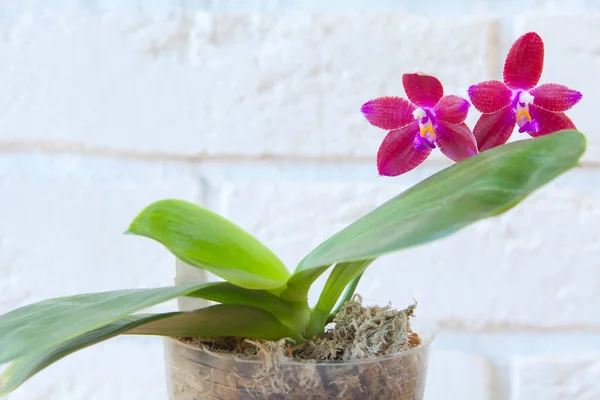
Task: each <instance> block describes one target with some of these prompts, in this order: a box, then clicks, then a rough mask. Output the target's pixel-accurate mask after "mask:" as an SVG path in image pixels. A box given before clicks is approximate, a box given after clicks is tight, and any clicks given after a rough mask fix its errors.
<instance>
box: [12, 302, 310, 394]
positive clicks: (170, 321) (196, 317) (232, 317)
mask: <svg viewBox="0 0 600 400" xmlns="http://www.w3.org/2000/svg"><path fill="white" fill-rule="evenodd" d="M120 334H132V335H160V336H196V337H211V336H239V337H251V338H256V339H264V340H278V339H283V338H291V339H294V340H297V341H299V342H301V341H302V340H303V339H302V337H301V336H300V335H299V334H298V333H296V332H294V331H293V330H291V329H289V328H288V327H286V326H285V325H283V324H281V323H280V322H279V321H278V320H277V319H276V318H275V317H274V316H273V315H271V314H269V313H268V312H265V311H263V310H260V309H257V308H255V307H249V306H238V305H223V304H221V305H216V306H211V307H208V308H203V309H200V310H197V311H193V312H186V313H167V314H140V315H130V316H127V317H125V318H123V319H121V320H119V321H115V322H112V323H110V324H108V325H106V326H103V327H101V328H99V329H96V330H93V331H91V332H86V333H83V334H81V335H79V336H76V337H74V338H72V339H70V340H67V341H65V342H62V343H60V344H58V345H56V346H52V347H50V348H47V349H45V350H42V351H40V352H36V353H33V354H29V355H27V356H24V357H20V358H17V359H16V360H14V361H13V362H12V363H11V364H10V365H9V367H8V368H7V369H6V371H4V373H3V374H2V375H1V376H0V396H3V395H6V394H8V393H9V392H11V391H13V390H15V389H16V388H17V387H19V386H20V385H21V384H22V383H23V382H25V381H26V380H28V379H29V378H31V377H32V376H33V375H35V374H36V373H38V372H39V371H41V370H42V369H44V368H46V367H47V366H49V365H51V364H53V363H55V362H56V361H58V360H60V359H61V358H63V357H66V356H68V355H69V354H71V353H74V352H76V351H78V350H81V349H83V348H85V347H88V346H91V345H94V344H96V343H99V342H101V341H104V340H107V339H110V338H112V337H114V336H117V335H120ZM132 368H133V366H132Z"/></svg>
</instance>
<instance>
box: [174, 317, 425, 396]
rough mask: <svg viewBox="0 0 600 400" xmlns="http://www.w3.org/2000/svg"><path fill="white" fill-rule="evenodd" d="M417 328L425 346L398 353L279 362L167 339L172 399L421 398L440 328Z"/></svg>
mask: <svg viewBox="0 0 600 400" xmlns="http://www.w3.org/2000/svg"><path fill="white" fill-rule="evenodd" d="M415 331H416V332H418V333H419V335H420V337H421V339H422V344H421V345H419V346H417V347H415V348H412V349H410V350H408V351H405V352H402V353H399V354H396V355H389V356H383V357H377V358H372V359H365V360H354V361H319V362H309V361H307V362H303V361H302V362H300V361H295V360H285V361H283V362H278V363H276V364H274V363H272V364H267V363H265V362H262V361H255V360H246V359H240V358H238V357H234V356H232V355H231V354H226V353H214V352H209V351H206V350H203V349H200V348H198V347H195V346H191V345H189V344H186V343H182V342H180V341H178V340H175V339H171V338H165V339H164V348H165V362H166V373H167V390H168V396H169V399H170V400H201V399H202V400H204V399H211V400H217V399H219V400H230V399H235V400H246V399H248V400H250V399H252V400H254V399H268V400H270V399H290V400H293V399H314V400H320V399H338V398H342V399H349V400H350V399H361V400H367V399H386V400H387V399H394V400H409V399H410V400H421V399H423V393H424V391H425V379H426V375H427V366H428V361H429V347H430V344H431V342H432V341H433V339H434V337H435V329H433V328H432V329H425V330H423V329H415Z"/></svg>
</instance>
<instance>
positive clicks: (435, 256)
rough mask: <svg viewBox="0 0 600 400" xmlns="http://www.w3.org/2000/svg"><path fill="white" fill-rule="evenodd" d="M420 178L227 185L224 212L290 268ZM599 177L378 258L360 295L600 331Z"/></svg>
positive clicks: (445, 317)
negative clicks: (597, 183)
mask: <svg viewBox="0 0 600 400" xmlns="http://www.w3.org/2000/svg"><path fill="white" fill-rule="evenodd" d="M430 172H431V170H427V169H421V172H420V173H421V174H424V175H425V174H427V173H430ZM420 178H421V176H419V175H418V174H415V175H408V176H404V177H403V178H402V179H400V180H398V181H391V180H388V181H384V180H377V181H357V182H318V181H314V182H310V181H299V182H289V183H284V182H264V181H262V182H261V181H258V182H256V181H249V182H247V183H244V182H236V183H232V184H230V185H228V186H226V187H225V189H224V195H223V206H222V208H221V212H223V213H224V214H225V215H226V216H227V217H229V218H231V219H232V220H233V221H235V222H237V223H239V224H240V225H241V226H242V227H244V228H245V229H247V230H249V231H250V232H252V233H254V234H256V235H257V236H258V237H259V238H260V239H261V240H263V241H264V242H265V243H266V244H267V245H269V246H271V247H272V248H273V249H274V250H275V251H276V253H277V254H279V255H280V256H281V257H282V259H283V260H284V262H286V263H287V265H289V266H290V268H293V267H294V266H295V264H296V263H297V262H298V261H299V260H300V259H301V258H302V256H304V255H305V254H306V253H307V252H308V251H309V250H310V249H312V248H313V247H315V246H316V245H318V244H319V243H320V242H321V241H322V240H324V239H326V238H327V237H328V236H329V235H331V234H333V233H335V232H336V231H338V230H339V229H341V228H343V227H344V226H346V225H347V224H349V223H351V222H353V221H354V220H355V219H357V218H358V217H360V216H361V215H363V214H365V213H366V212H368V211H369V210H371V209H372V208H374V207H375V206H376V205H377V204H380V203H382V202H383V201H384V200H387V199H389V198H391V197H392V196H393V195H394V194H396V193H399V192H400V191H401V190H402V189H403V188H404V187H407V186H408V185H409V184H411V180H419V179H420ZM599 180H600V172H599V171H596V170H575V171H571V172H569V173H568V174H567V175H565V176H563V177H562V178H560V179H559V180H557V181H555V182H554V183H553V184H551V185H550V186H548V187H546V188H544V189H543V190H541V191H539V192H538V193H536V194H534V195H533V196H531V197H530V198H529V199H527V200H526V201H525V202H524V203H522V204H520V205H519V206H518V207H516V208H515V209H513V210H511V211H509V212H508V213H507V214H505V215H504V216H502V217H500V218H494V219H490V220H486V221H482V222H480V223H478V224H476V225H475V226H471V227H469V228H467V229H466V230H464V231H462V232H460V233H459V234H456V235H454V236H451V237H450V238H446V239H444V240H441V241H438V242H435V243H433V244H430V245H427V246H424V247H419V248H414V249H411V250H409V251H405V252H402V253H399V254H396V255H393V256H386V257H383V258H381V259H380V260H378V261H377V262H376V263H375V264H374V265H373V266H371V267H370V269H369V270H368V271H367V273H366V274H365V276H364V277H363V280H362V281H361V284H360V285H359V291H360V292H361V293H362V294H363V295H364V296H367V297H372V298H373V297H374V298H377V299H381V301H382V302H387V301H388V300H393V301H394V302H395V303H407V302H411V301H412V299H413V298H414V299H417V300H418V301H419V302H420V303H419V310H420V314H421V315H425V316H429V317H432V318H435V319H437V320H438V321H440V323H441V324H442V325H443V326H445V327H453V328H460V329H478V330H479V329H495V328H510V329H517V328H525V329H528V328H545V329H550V328H561V329H575V328H577V327H596V328H597V327H600V298H599V297H598V296H599V293H600V291H599V290H598V281H597V277H598V273H599V271H600V261H598V260H600V257H599V255H600V254H599V253H600V245H599V241H598V235H597V227H598V226H600V188H599V187H598V186H597V185H592V184H591V182H597V181H599ZM396 182H401V183H400V184H399V183H396ZM582 304H585V307H582Z"/></svg>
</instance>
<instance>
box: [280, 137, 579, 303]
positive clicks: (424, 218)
mask: <svg viewBox="0 0 600 400" xmlns="http://www.w3.org/2000/svg"><path fill="white" fill-rule="evenodd" d="M585 146H586V143H585V137H584V136H583V135H582V134H581V133H579V132H577V131H572V130H567V131H561V132H556V133H553V134H550V135H547V136H543V137H538V138H535V139H532V140H523V141H519V142H514V143H510V144H506V145H503V146H499V147H495V148H493V149H491V150H487V151H484V152H482V153H480V154H477V155H475V156H473V157H469V158H467V159H466V160H464V161H462V162H460V163H457V164H454V165H452V166H451V167H449V168H446V169H444V170H443V171H440V172H438V173H437V174H435V175H433V176H431V177H429V178H428V179H425V180H424V181H422V182H420V183H418V184H417V185H415V186H413V187H412V188H410V189H409V190H407V191H405V192H404V193H401V194H400V195H398V196H396V197H394V198H393V199H391V200H389V201H388V202H386V203H385V204H383V205H381V206H380V207H378V208H376V209H375V210H373V211H372V212H370V213H369V214H367V215H365V216H364V217H362V218H360V219H359V220H357V221H356V222H354V223H352V224H351V225H349V226H348V227H346V228H345V229H343V230H341V231H340V232H338V233H337V234H335V235H333V236H332V237H331V238H329V239H328V240H326V241H325V242H324V243H322V244H321V245H319V246H318V247H317V248H316V249H314V250H313V251H312V252H311V253H309V254H308V255H307V256H306V257H305V258H304V259H303V260H302V261H301V262H300V264H299V265H298V267H297V268H296V271H295V273H294V275H292V277H291V278H290V281H289V284H288V289H287V290H286V291H285V292H284V293H282V297H284V298H286V299H290V300H293V299H294V298H296V297H297V296H298V295H299V294H302V293H304V291H305V290H306V288H307V286H310V285H311V284H312V282H313V281H314V279H316V277H318V276H319V275H320V274H321V273H323V272H324V271H325V270H326V269H327V268H328V267H329V266H330V265H332V264H336V263H347V262H352V261H360V260H366V259H373V258H376V257H379V256H381V255H384V254H388V253H392V252H396V251H399V250H403V249H406V248H409V247H413V246H416V245H420V244H424V243H428V242H431V241H433V240H437V239H441V238H443V237H446V236H448V235H451V234H452V233H454V232H456V231H458V230H460V229H462V228H464V227H465V226H467V225H469V224H472V223H474V222H476V221H479V220H481V219H484V218H488V217H491V216H494V215H498V214H501V213H503V212H505V211H507V210H508V209H510V208H512V207H513V206H515V205H516V204H517V203H519V202H520V201H521V200H523V199H524V198H526V197H527V196H528V195H529V194H531V193H532V192H533V191H535V190H536V189H538V188H539V187H541V186H543V185H545V184H546V183H548V182H549V181H551V180H552V179H554V178H556V177H557V176H559V175H560V174H562V173H563V172H565V171H567V170H569V169H571V168H573V167H575V166H576V165H577V162H578V160H579V158H580V157H581V155H582V154H583V152H584V151H585Z"/></svg>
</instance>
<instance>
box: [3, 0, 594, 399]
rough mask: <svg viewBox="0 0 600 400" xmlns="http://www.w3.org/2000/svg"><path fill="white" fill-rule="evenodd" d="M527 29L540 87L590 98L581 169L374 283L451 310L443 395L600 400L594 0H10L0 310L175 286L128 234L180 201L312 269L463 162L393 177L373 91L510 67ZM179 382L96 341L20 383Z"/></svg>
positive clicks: (369, 277) (412, 254)
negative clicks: (362, 221)
mask: <svg viewBox="0 0 600 400" xmlns="http://www.w3.org/2000/svg"><path fill="white" fill-rule="evenodd" d="M531 30H535V31H537V32H538V33H539V34H540V35H541V36H542V38H543V39H544V41H545V43H546V64H545V70H544V74H543V75H542V80H541V82H542V83H547V82H556V83H561V84H564V85H567V86H570V87H572V88H574V89H578V90H580V91H582V92H583V94H584V98H583V101H582V102H581V103H580V104H578V105H577V106H576V107H575V108H574V109H573V110H572V111H571V112H569V115H570V116H571V117H572V118H573V120H574V121H575V123H576V124H577V126H578V128H579V129H580V130H582V131H583V132H584V133H586V134H587V135H588V140H589V148H588V152H587V154H586V155H585V157H584V162H583V164H582V166H581V167H579V168H577V169H576V170H573V171H571V172H569V173H567V174H566V175H564V176H563V177H561V178H560V179H558V180H556V181H555V182H553V183H552V184H550V185H548V186H547V187H545V188H544V189H543V190H541V191H539V192H538V193H536V194H535V195H533V196H531V197H530V198H529V199H527V200H526V201H525V202H524V203H523V204H521V205H520V206H519V207H517V208H515V209H513V210H511V211H510V212H508V213H507V214H505V215H504V216H502V217H499V218H495V219H491V220H486V221H483V222H480V223H478V224H476V225H474V226H472V227H469V228H468V229H466V230H464V231H462V232H460V233H459V234H457V235H454V236H452V237H451V238H448V239H445V240H442V241H439V242H436V243H434V244H431V245H428V246H426V247H423V248H417V249H413V250H410V251H407V252H405V253H401V254H397V255H393V256H388V257H384V258H381V259H380V260H378V261H377V262H376V263H375V264H374V265H373V266H372V267H371V268H370V269H369V270H368V272H367V273H366V274H365V276H364V278H363V280H362V281H361V283H360V285H359V288H358V292H359V293H361V294H363V295H364V296H366V297H370V298H376V299H380V301H381V302H384V303H385V302H387V301H389V300H391V301H392V302H393V303H394V304H395V305H398V306H404V305H406V304H408V303H411V302H412V301H413V299H416V300H418V301H419V307H418V315H419V316H421V317H426V318H432V319H435V320H436V321H437V322H438V323H439V325H440V326H441V328H442V331H441V334H440V335H439V337H438V339H437V341H436V343H435V346H434V349H435V350H434V352H433V355H432V360H431V368H430V374H429V379H428V389H427V390H428V393H427V396H428V397H427V399H428V400H453V399H461V400H537V399H540V400H558V399H561V400H564V399H578V400H592V399H600V233H599V232H600V136H599V134H598V127H597V118H598V108H599V107H600V98H599V97H598V96H597V93H599V90H600V78H598V76H599V73H600V2H598V1H595V0H580V1H576V0H569V1H566V0H564V1H550V0H521V1H517V0H514V1H513V0H506V1H502V0H487V1H476V0H456V1H443V0H435V1H433V0H432V1H412V0H411V1H400V0H395V1H393V0H370V1H350V0H346V1H343V0H304V1H301V0H298V1H294V0H279V1H277V0H271V1H269V0H264V1H258V0H256V1H253V0H237V1H233V0H230V1H225V0H224V1H217V0H214V1H210V0H204V1H203V0H196V1H194V0H179V1H178V0H151V1H142V0H122V1H116V0H104V1H103V0H89V1H85V0H37V1H36V0H22V1H9V0H0V205H1V208H0V313H4V312H7V311H9V310H11V309H14V308H16V307H19V306H22V305H25V304H27V303H30V302H34V301H39V300H43V299H46V298H49V297H55V296H64V295H71V294H76V293H84V292H92V291H105V290H114V289H122V288H142V287H157V286H167V285H170V284H172V282H173V277H174V275H175V261H174V258H173V257H172V256H171V255H170V254H169V253H168V252H167V251H166V250H164V249H163V248H161V247H160V246H159V245H158V244H156V243H154V242H151V241H150V240H146V239H143V238H137V237H130V236H123V235H122V232H123V231H124V230H125V229H126V227H127V226H128V223H129V222H130V220H131V219H132V218H133V217H134V216H135V215H136V214H137V212H139V211H140V210H141V209H142V208H143V207H144V206H146V205H147V204H149V203H150V202H152V201H155V200H158V199H161V198H182V199H187V200H191V201H195V202H197V203H198V204H201V205H203V206H205V207H208V208H210V209H212V210H214V211H216V212H219V213H221V214H223V215H224V216H226V217H228V218H230V219H231V220H233V221H234V222H236V223H237V224H239V225H240V226H242V227H243V228H245V229H246V230H248V231H249V232H251V233H253V234H255V235H256V236H257V237H259V238H260V239H261V240H262V241H263V242H264V243H266V244H267V245H268V246H270V247H271V248H272V249H274V250H275V252H276V253H277V254H279V255H280V256H281V258H282V259H283V260H284V261H285V262H286V263H287V264H288V265H289V267H290V269H293V268H294V266H295V264H296V263H297V262H298V261H299V260H300V259H301V258H302V256H303V255H304V254H306V253H307V252H308V251H309V250H310V249H312V248H313V247H314V246H315V245H317V244H318V243H320V242H321V241H322V240H324V239H326V238H327V237H328V236H329V235H331V234H332V233H334V232H335V231H337V230H339V229H341V228H342V227H344V226H346V225H347V224H349V223H350V222H352V221H354V220H355V219H356V218H358V217H360V216H362V215H363V214H365V213H366V212H368V211H370V210H371V209H372V208H374V207H376V206H377V205H379V204H381V203H382V202H384V201H385V200H387V199H388V198H390V197H392V196H393V195H395V194H397V193H399V192H400V191H402V190H404V189H405V188H407V187H409V186H411V185H413V184H414V183H416V182H418V181H419V180H421V179H423V178H425V177H427V176H429V175H431V174H432V173H434V172H436V171H438V170H439V169H441V168H443V167H445V166H447V165H449V163H448V162H447V160H446V159H445V158H444V157H443V156H442V155H441V154H440V153H439V152H437V151H436V152H434V154H433V156H432V157H430V159H429V160H428V161H427V162H426V164H424V165H423V166H421V167H419V168H418V169H417V170H415V171H412V172H410V173H408V174H406V175H403V176H401V177H398V178H394V179H388V178H381V177H377V172H376V168H375V155H376V152H377V148H378V146H379V144H380V142H381V140H382V139H383V137H384V135H385V132H384V131H381V130H379V129H377V128H374V127H372V126H370V125H369V124H368V123H367V122H366V121H365V120H364V119H363V117H362V116H361V114H360V112H359V109H360V106H361V105H362V103H364V102H365V101H367V100H369V99H371V98H375V97H379V96H383V95H399V96H404V92H403V89H402V83H401V76H402V73H404V72H414V71H415V70H416V69H420V70H422V71H425V72H428V73H431V74H434V75H436V76H437V77H439V78H440V79H441V81H442V82H443V83H444V86H445V89H446V93H452V94H458V95H463V96H465V97H466V89H467V87H468V86H469V85H470V84H474V83H478V82H480V81H483V80H487V79H498V78H501V73H502V65H503V62H504V57H505V55H506V52H507V50H508V48H509V46H510V44H511V43H512V42H513V41H514V40H515V39H516V38H517V37H518V36H519V35H520V34H522V33H525V32H527V31H531ZM477 117H478V114H477V112H476V111H475V110H472V112H471V115H470V117H469V120H468V122H469V124H470V125H471V126H473V124H474V122H475V121H476V119H477ZM515 136H518V134H515ZM173 307H175V303H174V302H171V303H169V304H166V305H163V306H160V307H158V308H157V309H159V310H167V309H172V308H173ZM165 398H166V390H165V388H164V377H163V365H162V345H161V341H160V339H157V338H141V337H122V338H116V339H113V340H111V341H109V342H106V343H103V344H100V345H97V346H95V347H93V348H90V349H87V350H83V351H81V352H79V353H77V354H75V355H73V356H71V357H69V358H67V359H66V360H63V361H61V362H59V363H57V364H55V365H54V366H52V367H50V368H49V369H47V370H45V371H43V372H42V373H40V374H39V375H38V376H36V377H35V378H33V379H32V380H31V381H29V382H28V383H26V384H25V385H24V386H23V387H22V388H20V389H19V390H17V391H16V392H14V394H11V395H9V396H8V399H10V400H36V399H44V400H59V399H60V400H80V399H86V400H96V399H98V400H105V399H106V400H108V399H111V400H112V399H128V400H129V399H144V400H162V399H165Z"/></svg>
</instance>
